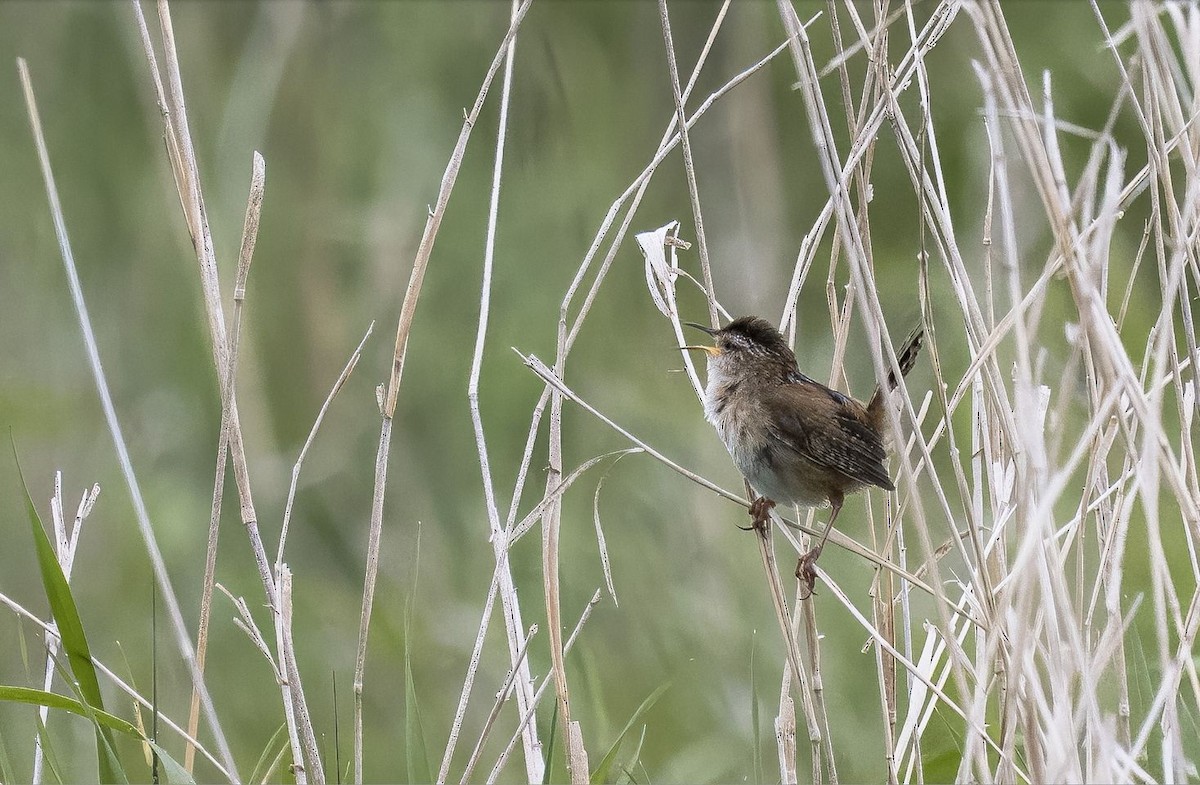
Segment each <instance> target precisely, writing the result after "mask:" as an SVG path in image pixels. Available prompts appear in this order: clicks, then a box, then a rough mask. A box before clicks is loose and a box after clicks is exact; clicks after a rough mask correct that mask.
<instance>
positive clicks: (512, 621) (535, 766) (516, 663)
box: [437, 0, 545, 783]
mask: <svg viewBox="0 0 1200 785" xmlns="http://www.w3.org/2000/svg"><path fill="white" fill-rule="evenodd" d="M519 10H520V6H519V4H518V2H517V0H514V2H513V5H512V18H513V19H515V18H516V14H517V13H518V11H519ZM515 53H516V37H515V36H514V37H513V39H512V42H511V43H510V44H509V46H508V50H507V51H506V52H505V55H504V78H503V80H502V81H501V91H500V121H499V128H498V131H497V136H496V158H495V162H494V164H493V168H492V191H491V197H490V200H489V208H488V224H487V239H486V241H485V244H484V254H483V283H482V285H481V291H480V297H479V322H478V328H477V330H476V334H475V350H474V353H473V355H472V358H471V375H470V380H469V381H468V383H467V399H468V401H469V404H470V409H471V424H472V427H473V428H474V431H475V446H476V451H477V453H478V455H479V467H480V473H481V476H482V480H483V494H484V503H485V505H486V510H487V516H488V528H489V537H488V539H489V541H490V542H491V543H492V553H493V558H494V559H495V562H496V568H497V570H499V571H500V573H499V575H498V579H499V581H498V583H495V582H494V584H493V591H496V590H498V591H499V593H500V598H501V605H502V607H503V609H504V624H505V633H506V637H507V640H508V646H509V658H510V659H509V662H510V667H511V668H512V669H513V670H512V672H513V676H514V678H515V679H516V689H515V692H516V696H517V708H518V711H519V712H520V713H521V714H524V713H525V712H526V711H527V710H528V709H529V706H530V701H531V699H532V697H533V684H532V676H531V674H530V672H529V662H528V660H527V659H525V658H524V657H520V656H518V655H519V652H521V651H523V650H524V649H526V647H527V644H528V641H527V639H525V638H524V631H523V630H524V623H523V621H522V617H521V607H520V603H519V602H518V599H517V590H516V584H515V582H514V580H513V577H512V569H511V568H510V566H509V563H508V559H507V554H508V549H509V547H510V546H511V543H510V542H509V539H508V533H507V530H506V529H505V528H502V527H501V523H500V513H499V510H498V508H497V505H496V493H495V486H494V482H493V479H492V470H491V461H490V460H489V458H488V451H487V440H486V437H485V435H484V429H483V416H482V414H481V413H480V409H479V377H480V373H481V371H482V367H483V349H484V342H485V339H486V336H487V326H488V316H489V313H490V309H491V288H492V266H493V262H494V259H495V247H496V226H497V223H498V218H497V217H498V214H499V209H500V183H501V172H502V169H503V162H504V149H505V139H506V135H507V131H508V111H509V106H510V103H511V101H510V97H511V91H512V72H513V59H514V56H515ZM494 597H495V595H494V594H493V593H491V592H489V594H488V597H487V600H486V601H485V603H484V613H483V618H482V619H481V621H480V625H479V633H478V635H477V636H476V639H475V644H474V647H473V649H472V652H471V658H470V660H469V663H468V666H467V676H466V679H465V680H464V681H463V687H462V691H461V694H460V696H459V700H458V705H457V707H456V708H455V713H454V719H453V721H452V723H451V725H450V738H449V740H448V741H447V743H446V750H445V753H444V754H443V756H442V763H441V766H440V768H439V769H438V775H437V781H438V782H439V783H444V782H446V780H447V778H448V776H449V773H450V763H451V760H452V759H453V756H454V748H455V746H456V744H457V742H458V737H459V734H460V732H461V729H462V723H463V718H464V717H465V715H466V709H467V701H468V700H469V699H470V695H471V688H472V687H473V685H474V683H475V674H476V672H477V670H478V667H479V662H480V652H481V649H482V647H483V639H484V636H485V635H486V634H487V628H488V622H489V621H490V619H491V612H492V608H493V605H494ZM537 733H538V731H537V724H536V723H530V724H529V725H528V726H527V728H526V730H525V733H524V734H523V742H524V745H525V771H526V776H527V777H528V778H529V781H530V782H540V781H541V780H542V779H543V774H544V771H545V764H544V762H543V760H542V753H541V741H540V740H539V739H538V735H537Z"/></svg>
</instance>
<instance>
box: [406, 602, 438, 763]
mask: <svg viewBox="0 0 1200 785" xmlns="http://www.w3.org/2000/svg"><path fill="white" fill-rule="evenodd" d="M410 640H411V637H410V636H409V624H408V611H407V609H405V614H404V758H405V763H406V765H407V766H408V781H409V782H433V775H432V774H430V771H429V756H428V755H427V754H426V751H425V731H424V730H423V729H422V727H421V709H420V707H419V706H418V705H417V687H416V683H415V682H414V681H413V673H412V659H411V657H410V656H409V655H410V654H411V651H410V648H411V647H410V646H409V641H410Z"/></svg>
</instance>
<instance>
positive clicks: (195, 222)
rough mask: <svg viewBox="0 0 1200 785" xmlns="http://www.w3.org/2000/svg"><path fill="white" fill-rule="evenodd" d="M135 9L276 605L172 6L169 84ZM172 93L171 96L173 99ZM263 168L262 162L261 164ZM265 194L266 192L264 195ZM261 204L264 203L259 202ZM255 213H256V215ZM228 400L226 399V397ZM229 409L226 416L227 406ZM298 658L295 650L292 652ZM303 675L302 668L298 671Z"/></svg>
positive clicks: (245, 510)
mask: <svg viewBox="0 0 1200 785" xmlns="http://www.w3.org/2000/svg"><path fill="white" fill-rule="evenodd" d="M133 6H134V10H135V14H136V17H137V21H138V27H139V31H140V33H141V35H142V42H143V46H144V48H145V50H146V55H147V60H148V62H149V63H150V65H151V68H152V70H153V71H154V83H155V87H156V89H157V90H158V94H159V104H160V107H162V108H163V115H164V122H165V126H166V133H167V136H168V138H169V142H168V145H167V149H168V153H169V154H170V155H169V157H170V158H171V159H172V169H173V171H174V172H175V173H176V184H177V186H179V190H180V199H181V202H182V204H183V206H184V214H185V217H186V218H187V222H188V229H189V231H190V233H191V236H192V242H193V245H194V247H195V249H196V258H197V262H198V264H199V268H200V278H201V287H202V291H203V293H204V304H205V311H206V314H207V317H208V322H209V331H210V334H211V338H212V344H213V346H212V349H213V358H214V362H215V365H216V368H217V376H218V381H219V387H220V394H221V400H222V404H223V406H222V409H223V415H222V419H223V421H224V422H225V423H227V425H228V427H227V429H224V430H223V434H225V433H227V438H226V440H227V441H228V445H229V450H230V455H231V457H232V460H233V468H234V477H235V480H236V484H237V488H238V497H239V501H240V512H241V518H242V524H243V526H244V527H245V529H246V534H247V537H248V539H249V541H250V548H251V552H252V554H253V556H254V560H255V566H256V567H257V568H258V573H259V579H260V580H261V581H262V584H263V590H264V593H265V594H266V599H267V604H268V606H269V607H271V608H275V606H276V600H277V598H276V595H275V579H274V576H273V575H272V573H271V567H270V563H269V562H268V557H267V553H266V549H265V548H264V547H263V543H262V537H261V535H260V533H259V529H258V516H257V513H256V512H255V510H254V502H253V497H252V494H251V489H250V476H249V466H248V463H247V460H246V453H245V445H244V442H243V438H242V431H241V423H240V420H239V417H238V409H237V393H236V385H235V383H234V377H233V363H234V362H235V361H236V347H234V346H233V344H231V343H230V341H229V336H228V335H227V333H226V328H225V319H224V313H223V310H222V307H221V294H220V283H219V280H218V276H217V264H216V257H215V254H214V251H213V242H212V233H211V231H210V230H209V226H208V219H207V214H206V210H205V207H204V197H203V193H202V191H201V188H200V172H199V167H198V165H197V161H196V155H195V149H194V146H193V144H192V139H191V134H190V132H189V130H188V120H187V111H186V107H185V103H184V96H183V80H182V77H181V74H180V70H179V60H178V55H177V53H176V47H175V36H174V32H173V28H172V24H171V14H170V8H169V6H168V5H167V3H166V0H159V3H158V15H159V23H160V27H161V31H162V43H163V52H164V56H165V69H166V82H167V84H166V89H165V90H164V88H163V84H162V82H161V80H160V78H159V74H158V63H157V60H156V58H155V56H154V50H153V46H152V44H151V42H150V39H149V34H148V31H147V30H146V25H145V20H144V19H143V18H142V11H141V5H140V3H138V2H137V0H134V2H133ZM168 96H169V100H168ZM167 106H170V109H171V111H170V112H169V113H168V112H167V110H166V107H167ZM260 169H261V167H260ZM260 198H261V196H260ZM250 202H251V206H250V207H248V209H247V221H246V224H245V227H244V229H245V230H246V232H245V234H244V235H243V243H242V254H243V258H242V260H241V264H240V265H239V273H238V281H237V286H236V289H235V293H234V296H235V301H236V300H237V299H238V298H239V297H244V293H245V274H246V273H247V272H248V264H249V256H250V255H251V254H252V252H253V247H254V240H255V238H256V236H257V223H258V218H257V208H256V207H255V206H254V202H255V198H254V196H253V195H252V196H251V200H250ZM259 206H261V205H259ZM252 213H254V214H253V215H252ZM226 401H227V402H228V405H227V406H226V405H225V402H226ZM226 411H227V416H226V413H225V412H226ZM223 470H224V461H222V462H221V464H220V468H219V469H218V478H217V481H216V483H215V486H216V487H217V488H219V487H220V486H221V485H222V484H223ZM214 494H215V498H214V507H216V506H218V505H219V503H220V499H219V490H218V491H214ZM292 657H293V658H294V654H293V655H292ZM296 676H297V678H298V674H296ZM292 688H293V689H292V694H291V698H292V699H291V700H290V701H288V700H285V701H284V705H283V710H284V712H285V713H287V712H292V711H296V712H297V714H298V716H297V718H296V721H297V724H298V725H299V726H300V727H301V728H302V729H303V728H311V720H310V719H309V716H308V714H309V713H308V708H307V706H306V705H305V704H304V701H303V698H302V696H303V692H302V690H300V689H299V684H298V683H295V680H293V684H292ZM311 741H312V743H311V745H306V747H309V746H311V747H313V748H315V739H313V740H311ZM306 764H307V766H308V774H309V776H310V777H311V778H312V780H313V781H314V782H323V781H324V773H323V771H322V770H321V762H320V760H319V759H310V760H307V761H306Z"/></svg>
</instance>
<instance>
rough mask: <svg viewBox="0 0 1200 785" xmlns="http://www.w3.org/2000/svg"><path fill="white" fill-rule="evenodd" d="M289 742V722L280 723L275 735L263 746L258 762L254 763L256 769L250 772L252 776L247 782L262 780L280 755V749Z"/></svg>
mask: <svg viewBox="0 0 1200 785" xmlns="http://www.w3.org/2000/svg"><path fill="white" fill-rule="evenodd" d="M287 743H288V739H287V723H280V724H279V728H278V729H277V730H276V731H275V735H274V736H272V737H271V739H270V740H269V741H268V742H267V746H265V747H263V751H262V755H259V756H258V763H255V764H254V771H252V772H250V778H249V779H247V780H246V782H262V781H263V779H264V778H265V777H266V776H267V774H268V772H269V771H270V767H271V766H272V765H273V763H272V761H274V760H275V759H276V758H277V757H279V751H280V750H281V749H282V748H284V747H286V746H287Z"/></svg>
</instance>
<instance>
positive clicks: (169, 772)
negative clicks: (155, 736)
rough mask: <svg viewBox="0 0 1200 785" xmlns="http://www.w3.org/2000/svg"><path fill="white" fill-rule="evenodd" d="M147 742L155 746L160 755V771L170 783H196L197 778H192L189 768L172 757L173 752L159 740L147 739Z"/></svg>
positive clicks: (182, 784) (185, 784)
mask: <svg viewBox="0 0 1200 785" xmlns="http://www.w3.org/2000/svg"><path fill="white" fill-rule="evenodd" d="M146 743H147V744H149V745H150V746H151V747H153V748H154V752H155V753H156V754H157V755H158V770H159V773H160V774H162V775H163V776H165V777H166V781H167V782H168V783H169V785H196V780H194V779H192V775H191V774H188V771H187V769H185V768H184V767H183V766H181V765H180V764H179V761H177V760H175V759H174V758H172V757H171V754H170V753H169V752H167V751H166V750H165V749H163V748H162V747H161V746H160V745H159V743H158V742H156V741H151V740H149V739H146Z"/></svg>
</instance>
